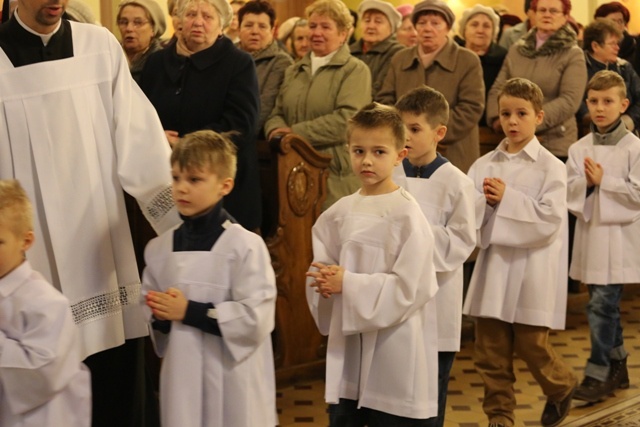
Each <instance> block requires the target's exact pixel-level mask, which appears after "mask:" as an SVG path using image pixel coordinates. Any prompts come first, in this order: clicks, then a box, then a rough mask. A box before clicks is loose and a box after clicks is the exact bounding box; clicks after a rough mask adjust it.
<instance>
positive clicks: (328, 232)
mask: <svg viewBox="0 0 640 427" xmlns="http://www.w3.org/2000/svg"><path fill="white" fill-rule="evenodd" d="M348 141H349V145H348V149H349V154H350V158H351V165H352V168H353V171H354V173H355V174H356V176H357V177H358V178H359V179H360V181H361V183H362V187H361V188H360V190H359V191H358V192H356V193H354V194H352V195H350V196H346V197H343V198H342V199H340V200H338V201H337V202H336V203H335V204H334V205H332V206H331V207H330V208H329V209H327V210H326V211H325V212H324V213H323V214H322V215H321V216H320V217H319V218H318V221H317V222H316V224H315V225H314V227H313V255H314V256H313V258H314V260H313V263H312V264H311V268H310V271H309V272H308V273H307V275H308V276H309V287H308V288H307V301H308V303H309V308H310V310H311V313H312V315H313V317H314V319H315V321H316V324H317V326H318V329H319V330H320V332H321V333H322V334H324V335H329V341H328V349H327V375H326V391H325V399H326V401H327V402H328V403H329V421H330V425H331V427H346V426H365V425H368V426H369V427H388V426H391V425H393V426H406V427H425V426H427V425H428V424H427V423H428V420H427V419H428V418H430V417H433V416H435V415H436V412H437V407H436V395H437V382H436V372H437V369H438V368H437V354H436V351H437V331H436V327H435V322H436V319H435V311H434V310H433V307H432V306H431V303H430V300H431V299H432V298H433V296H434V295H435V293H436V290H437V283H436V278H435V269H434V266H433V234H432V233H431V229H430V227H429V224H428V223H427V220H426V219H425V217H424V215H423V214H422V212H421V211H420V207H419V206H418V204H417V203H416V201H415V200H414V199H413V197H412V196H411V195H409V194H408V193H407V192H406V191H405V190H404V189H403V188H401V187H399V186H398V185H397V184H396V183H395V182H394V181H393V178H392V173H393V169H394V167H395V166H398V165H399V164H400V163H401V162H402V159H403V158H404V156H405V155H406V152H407V150H406V148H404V145H405V130H404V125H403V123H402V119H401V118H400V116H399V115H398V113H397V112H396V110H395V109H394V108H393V107H385V106H382V105H379V104H371V105H369V106H367V107H365V108H363V109H362V110H360V111H359V112H358V113H356V115H355V116H353V118H352V119H351V120H350V121H349V124H348ZM416 254H420V258H419V260H418V259H417V257H416ZM314 291H315V292H314Z"/></svg>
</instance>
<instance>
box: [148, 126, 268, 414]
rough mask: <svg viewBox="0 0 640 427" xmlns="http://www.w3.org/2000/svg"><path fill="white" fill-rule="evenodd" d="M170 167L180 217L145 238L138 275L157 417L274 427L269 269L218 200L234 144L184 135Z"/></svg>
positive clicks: (229, 176) (229, 185)
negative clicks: (156, 360) (155, 366)
mask: <svg viewBox="0 0 640 427" xmlns="http://www.w3.org/2000/svg"><path fill="white" fill-rule="evenodd" d="M171 173H172V176H173V184H172V196H173V200H174V202H175V204H176V206H177V208H178V211H179V212H180V216H181V218H182V220H183V221H184V222H183V223H182V224H181V225H180V226H179V227H178V228H177V229H174V230H171V231H169V232H167V233H164V234H162V235H160V236H158V237H157V238H156V239H154V240H152V241H151V242H149V244H148V245H147V248H146V250H145V260H146V264H147V267H146V269H145V272H144V282H143V283H144V285H143V286H144V289H145V290H146V291H147V296H146V305H147V306H148V307H149V308H150V309H151V313H149V321H150V323H151V332H152V338H153V341H154V345H155V348H156V352H157V353H158V355H159V356H161V357H164V361H163V364H162V370H161V375H160V404H161V405H160V408H161V421H162V425H163V426H164V427H182V426H193V427H204V426H230V427H231V426H265V427H267V426H271V427H273V426H275V425H277V424H278V422H277V416H276V407H275V374H274V365H273V351H272V348H271V331H272V330H273V328H274V323H275V300H276V293H277V292H276V286H275V275H274V272H273V268H272V267H271V260H270V258H269V253H268V251H267V248H266V246H265V244H264V242H263V240H262V239H261V238H260V237H259V236H258V235H256V234H254V233H252V232H250V231H247V230H245V229H244V228H242V226H240V225H239V224H237V223H236V221H235V220H234V219H233V218H232V217H231V216H230V215H229V214H228V213H227V212H226V211H225V210H224V208H223V206H222V199H223V197H224V196H226V195H227V194H229V192H230V191H231V190H232V189H233V179H234V177H235V174H236V149H235V147H234V145H233V143H232V142H231V141H230V140H229V139H228V138H227V137H226V136H224V135H220V134H218V133H216V132H213V131H209V130H207V131H198V132H194V133H191V134H188V135H186V136H185V137H184V138H182V139H180V140H179V142H178V143H177V144H176V145H175V146H174V148H173V153H172V155H171ZM151 314H153V316H151Z"/></svg>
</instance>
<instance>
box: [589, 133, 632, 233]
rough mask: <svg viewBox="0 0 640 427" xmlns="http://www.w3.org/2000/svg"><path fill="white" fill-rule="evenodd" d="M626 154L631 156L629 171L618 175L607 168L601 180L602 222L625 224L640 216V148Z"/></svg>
mask: <svg viewBox="0 0 640 427" xmlns="http://www.w3.org/2000/svg"><path fill="white" fill-rule="evenodd" d="M637 145H640V144H636V146H637ZM625 154H628V156H629V159H628V161H629V173H628V174H626V176H621V177H617V176H614V175H613V174H611V173H607V171H606V170H605V171H604V175H603V176H602V182H600V186H599V190H598V191H599V203H600V221H601V222H602V224H625V223H630V222H633V221H637V220H638V219H639V218H640V150H638V149H636V150H633V151H631V152H627V151H625ZM625 166H626V165H625Z"/></svg>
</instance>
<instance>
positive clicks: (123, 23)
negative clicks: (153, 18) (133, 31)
mask: <svg viewBox="0 0 640 427" xmlns="http://www.w3.org/2000/svg"><path fill="white" fill-rule="evenodd" d="M148 23H149V21H143V20H142V19H134V20H133V21H129V20H128V19H118V26H119V27H122V28H127V27H128V26H129V24H131V25H133V28H140V27H142V26H143V25H146V24H148Z"/></svg>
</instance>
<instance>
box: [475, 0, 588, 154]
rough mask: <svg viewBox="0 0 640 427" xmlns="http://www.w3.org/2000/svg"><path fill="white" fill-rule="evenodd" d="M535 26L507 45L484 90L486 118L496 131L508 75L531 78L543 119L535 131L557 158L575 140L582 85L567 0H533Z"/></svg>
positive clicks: (581, 60)
mask: <svg viewBox="0 0 640 427" xmlns="http://www.w3.org/2000/svg"><path fill="white" fill-rule="evenodd" d="M531 8H532V9H533V10H534V11H535V21H536V27H534V28H533V29H531V31H529V32H528V33H527V35H526V36H525V37H523V38H522V39H520V40H519V41H518V42H516V43H515V44H514V45H513V46H511V48H510V49H509V53H507V57H506V58H505V61H504V64H503V66H502V69H501V70H500V74H498V77H497V78H496V81H495V83H494V84H493V87H492V88H491V90H490V91H489V97H488V100H487V123H488V124H490V125H491V126H492V127H493V129H494V130H495V131H496V132H498V133H501V132H502V128H501V126H500V120H499V118H498V114H499V111H498V94H499V93H500V90H502V87H503V86H504V84H505V82H506V81H507V80H509V79H510V78H512V77H522V78H525V79H529V80H531V81H532V82H534V83H536V84H537V85H538V86H540V89H542V93H543V95H544V103H543V105H542V109H543V110H544V120H543V122H542V124H541V125H539V126H538V129H537V132H536V135H537V137H538V139H539V140H540V143H541V144H542V145H543V146H544V147H545V148H547V149H548V150H549V151H551V153H553V154H555V155H556V156H557V157H558V158H560V159H561V160H563V161H564V160H566V158H567V150H568V149H569V145H571V144H572V143H574V142H576V141H577V140H578V128H577V125H576V119H575V114H576V112H577V111H578V108H579V107H580V103H581V102H582V97H583V96H584V88H585V87H586V85H587V69H586V66H585V62H584V54H583V52H582V49H580V48H579V47H578V44H577V41H576V33H575V32H574V31H573V30H572V29H571V27H570V26H569V25H567V19H568V17H569V13H570V12H571V1H570V0H533V1H532V2H531Z"/></svg>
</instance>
